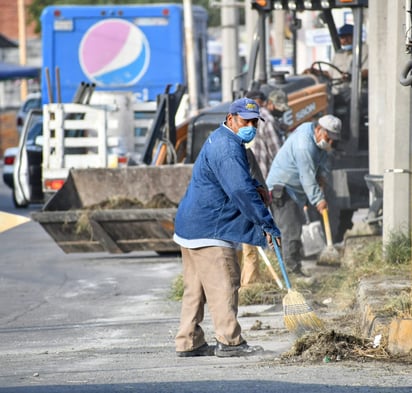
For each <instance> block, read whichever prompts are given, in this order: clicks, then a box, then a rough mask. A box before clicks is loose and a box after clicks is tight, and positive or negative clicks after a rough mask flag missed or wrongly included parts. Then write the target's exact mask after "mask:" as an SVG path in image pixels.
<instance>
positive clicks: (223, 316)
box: [175, 247, 245, 352]
mask: <svg viewBox="0 0 412 393" xmlns="http://www.w3.org/2000/svg"><path fill="white" fill-rule="evenodd" d="M181 249H182V260H183V282H184V293H183V299H182V309H181V317H180V326H179V331H178V333H177V335H176V339H175V343H176V351H178V352H181V351H191V350H193V349H196V348H198V347H200V346H201V345H203V344H204V343H205V342H206V340H205V337H204V332H203V329H202V328H201V326H200V324H201V322H202V321H203V317H204V306H205V304H206V302H207V303H208V308H209V312H210V315H211V317H212V321H213V325H214V330H215V337H216V339H217V340H218V341H220V342H221V343H223V344H226V345H239V344H241V343H243V342H244V341H245V340H244V339H243V338H242V336H241V327H240V325H239V322H238V320H237V312H238V290H239V286H240V266H239V263H238V260H237V255H236V250H235V249H233V248H227V247H203V248H198V249H188V248H184V247H182V248H181Z"/></svg>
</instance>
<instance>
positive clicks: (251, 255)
mask: <svg viewBox="0 0 412 393" xmlns="http://www.w3.org/2000/svg"><path fill="white" fill-rule="evenodd" d="M242 254H243V255H242V275H241V280H240V283H241V286H242V287H245V286H247V285H249V284H253V283H256V282H259V281H260V272H259V253H258V250H257V247H256V246H252V245H250V244H243V245H242Z"/></svg>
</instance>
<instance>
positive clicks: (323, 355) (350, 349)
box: [282, 330, 390, 363]
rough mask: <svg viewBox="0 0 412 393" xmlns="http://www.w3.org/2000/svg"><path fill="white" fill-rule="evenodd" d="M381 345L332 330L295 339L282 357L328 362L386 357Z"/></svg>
mask: <svg viewBox="0 0 412 393" xmlns="http://www.w3.org/2000/svg"><path fill="white" fill-rule="evenodd" d="M389 357H390V356H389V354H388V353H387V352H386V350H385V347H384V346H383V345H379V346H377V347H374V345H373V341H372V340H369V339H365V338H360V337H356V336H353V335H349V334H343V333H338V332H336V331H334V330H331V331H323V332H320V333H310V334H306V335H304V336H302V337H300V338H299V339H297V340H296V341H295V343H294V345H293V346H292V348H291V350H290V351H288V352H286V353H284V354H283V355H282V359H283V360H286V359H296V358H300V359H301V360H304V361H312V362H324V363H329V362H333V361H341V360H356V359H358V360H359V359H361V360H364V359H365V358H372V359H388V358H389Z"/></svg>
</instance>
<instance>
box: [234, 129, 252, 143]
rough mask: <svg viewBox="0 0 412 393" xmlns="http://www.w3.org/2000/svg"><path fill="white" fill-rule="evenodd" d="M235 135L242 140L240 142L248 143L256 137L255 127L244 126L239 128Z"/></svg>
mask: <svg viewBox="0 0 412 393" xmlns="http://www.w3.org/2000/svg"><path fill="white" fill-rule="evenodd" d="M237 135H238V136H239V137H240V138H242V141H243V142H245V143H249V142H250V141H252V140H253V138H254V137H255V136H256V127H253V126H246V127H241V128H239V131H238V133H237Z"/></svg>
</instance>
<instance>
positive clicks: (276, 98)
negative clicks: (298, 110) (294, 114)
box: [268, 89, 289, 112]
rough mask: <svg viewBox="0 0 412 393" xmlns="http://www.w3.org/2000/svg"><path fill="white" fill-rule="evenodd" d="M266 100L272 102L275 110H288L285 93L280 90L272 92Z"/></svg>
mask: <svg viewBox="0 0 412 393" xmlns="http://www.w3.org/2000/svg"><path fill="white" fill-rule="evenodd" d="M268 100H270V101H272V102H273V105H275V107H276V109H278V110H280V111H282V112H285V111H287V110H288V109H289V106H288V98H287V96H286V93H285V92H284V91H283V90H281V89H275V90H272V91H271V92H270V93H269V95H268Z"/></svg>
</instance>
